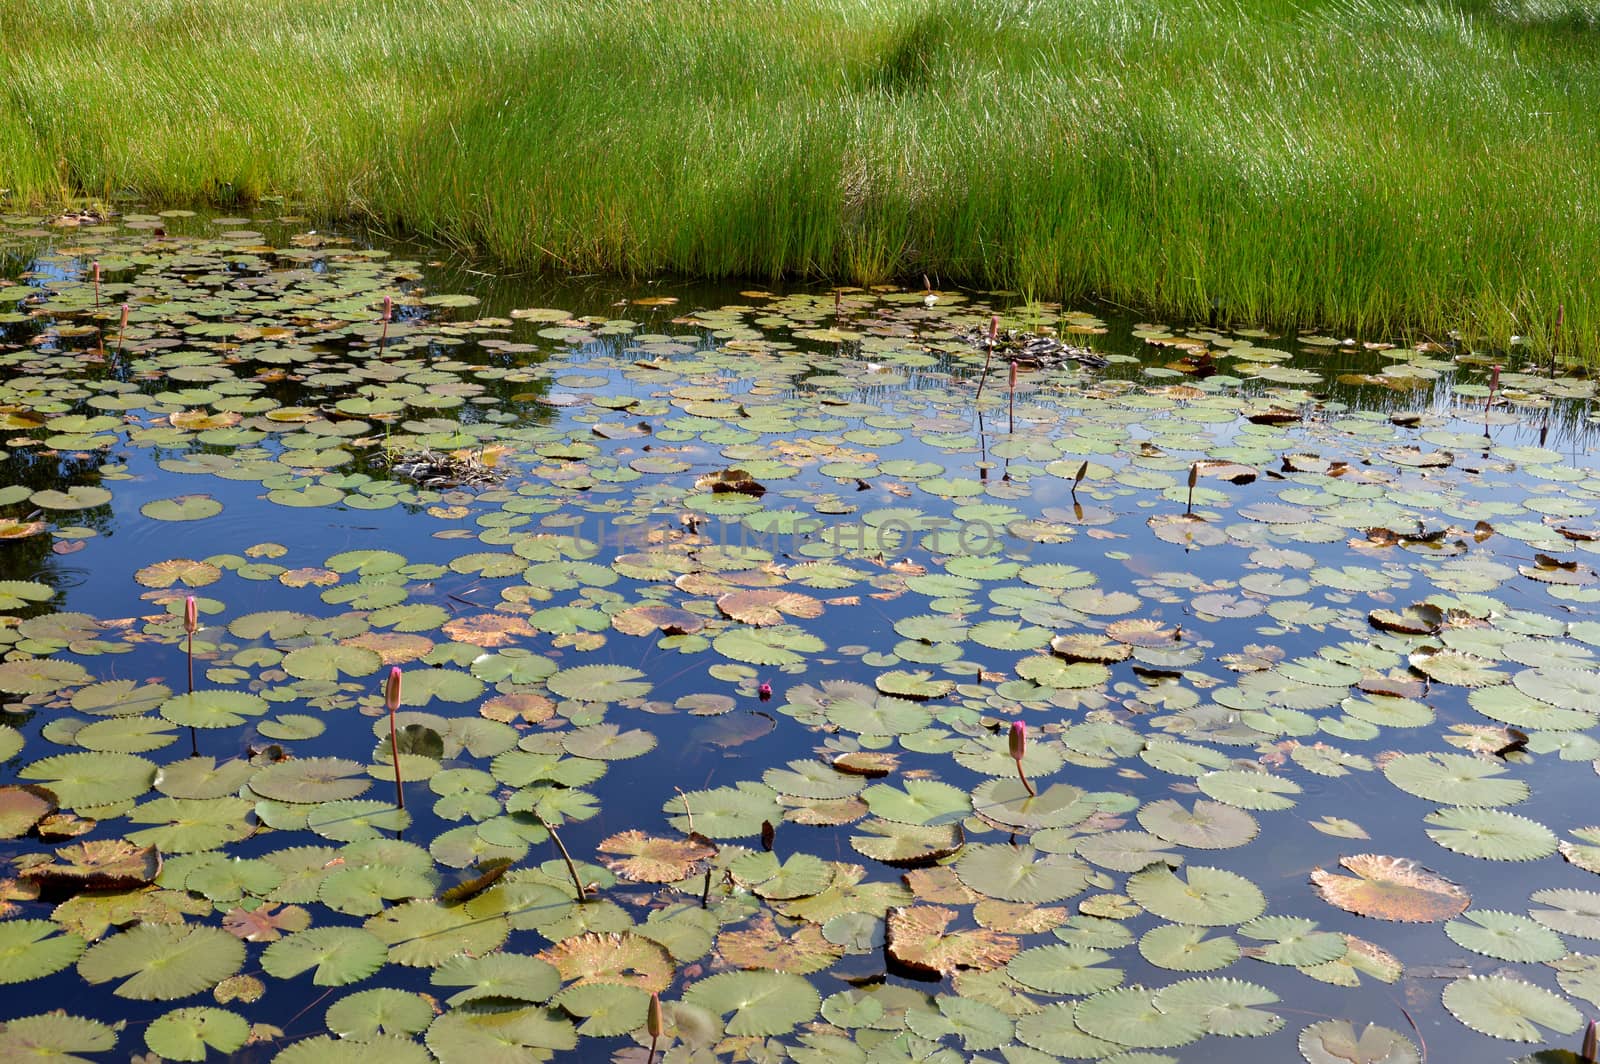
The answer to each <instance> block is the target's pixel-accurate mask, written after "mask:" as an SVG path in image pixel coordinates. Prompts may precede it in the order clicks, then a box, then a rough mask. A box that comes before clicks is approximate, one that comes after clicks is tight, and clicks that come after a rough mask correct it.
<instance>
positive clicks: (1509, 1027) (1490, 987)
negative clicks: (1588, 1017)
mask: <svg viewBox="0 0 1600 1064" xmlns="http://www.w3.org/2000/svg"><path fill="white" fill-rule="evenodd" d="M1443 996H1444V1007H1445V1008H1447V1009H1449V1010H1450V1015H1452V1016H1454V1017H1455V1018H1456V1019H1458V1020H1460V1021H1461V1022H1462V1023H1463V1024H1465V1025H1466V1026H1468V1027H1470V1028H1472V1029H1473V1030H1474V1031H1478V1032H1480V1033H1482V1034H1486V1035H1490V1036H1492V1037H1494V1038H1504V1039H1507V1040H1509V1041H1514V1042H1539V1041H1543V1040H1544V1037H1545V1036H1544V1035H1543V1033H1542V1032H1541V1031H1540V1028H1541V1027H1544V1028H1549V1029H1550V1030H1552V1031H1554V1032H1556V1033H1557V1034H1571V1033H1572V1032H1574V1031H1576V1030H1577V1029H1578V1028H1579V1026H1581V1025H1582V1023H1583V1017H1582V1016H1581V1015H1579V1013H1578V1010H1577V1009H1575V1008H1573V1007H1572V1006H1571V1005H1569V1004H1567V1003H1566V1002H1565V1001H1563V1000H1562V999H1561V997H1560V996H1559V995H1556V994H1553V993H1551V992H1550V991H1548V990H1545V989H1544V988H1543V987H1537V986H1534V985H1533V984H1532V983H1525V982H1523V981H1522V980H1520V979H1512V978H1508V977H1505V976H1470V977H1468V978H1466V979H1457V980H1456V981H1455V982H1453V983H1451V984H1450V985H1448V986H1446V987H1445V988H1444V995H1443Z"/></svg>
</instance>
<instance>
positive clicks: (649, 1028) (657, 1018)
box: [644, 991, 665, 1064]
mask: <svg viewBox="0 0 1600 1064" xmlns="http://www.w3.org/2000/svg"><path fill="white" fill-rule="evenodd" d="M644 1029H645V1033H646V1034H648V1035H649V1036H650V1057H649V1059H648V1060H646V1061H645V1064H655V1060H656V1046H657V1045H658V1044H659V1043H660V1042H661V1032H662V1031H663V1030H664V1029H665V1024H663V1023H662V1020H661V995H660V994H659V993H656V992H654V991H652V992H651V994H650V1010H649V1011H648V1012H646V1013H645V1017H644Z"/></svg>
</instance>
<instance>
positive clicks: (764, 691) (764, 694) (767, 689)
mask: <svg viewBox="0 0 1600 1064" xmlns="http://www.w3.org/2000/svg"><path fill="white" fill-rule="evenodd" d="M756 695H757V696H758V697H759V698H760V699H761V701H763V702H768V701H771V699H772V685H771V684H770V683H768V682H767V681H765V680H762V681H761V686H760V687H757V688H756Z"/></svg>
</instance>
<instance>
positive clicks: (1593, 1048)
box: [1495, 366, 1600, 1064]
mask: <svg viewBox="0 0 1600 1064" xmlns="http://www.w3.org/2000/svg"><path fill="white" fill-rule="evenodd" d="M1495 368H1497V369H1498V368H1499V367H1498V366H1497V367H1495ZM1597 1056H1600V1027H1597V1025H1596V1022H1595V1021H1594V1020H1590V1021H1589V1027H1588V1029H1587V1030H1586V1031H1584V1032H1583V1048H1582V1049H1580V1050H1578V1059H1580V1060H1582V1061H1584V1064H1595V1061H1596V1059H1597Z"/></svg>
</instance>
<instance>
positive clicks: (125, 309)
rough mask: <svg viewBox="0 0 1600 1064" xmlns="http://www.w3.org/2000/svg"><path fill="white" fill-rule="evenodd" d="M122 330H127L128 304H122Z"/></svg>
mask: <svg viewBox="0 0 1600 1064" xmlns="http://www.w3.org/2000/svg"><path fill="white" fill-rule="evenodd" d="M122 331H123V332H127V331H128V304H126V303H124V304H122Z"/></svg>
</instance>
